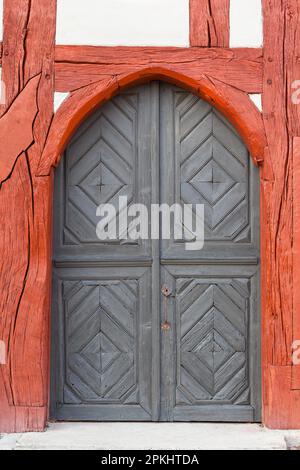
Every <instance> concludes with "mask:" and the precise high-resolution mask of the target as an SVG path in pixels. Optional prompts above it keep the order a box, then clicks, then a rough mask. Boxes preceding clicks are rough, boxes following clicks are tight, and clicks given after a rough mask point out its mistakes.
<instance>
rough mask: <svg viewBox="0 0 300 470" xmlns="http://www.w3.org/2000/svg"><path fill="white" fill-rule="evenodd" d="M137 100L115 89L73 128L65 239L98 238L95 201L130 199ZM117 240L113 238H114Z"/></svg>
mask: <svg viewBox="0 0 300 470" xmlns="http://www.w3.org/2000/svg"><path fill="white" fill-rule="evenodd" d="M136 114H137V109H136V100H135V99H134V96H133V97H132V99H131V100H130V101H129V100H128V99H126V98H125V97H124V96H122V95H120V96H117V97H115V98H114V99H112V100H111V101H110V102H108V103H106V104H105V105H104V106H103V107H102V108H101V110H99V111H98V113H96V114H95V115H93V116H92V117H91V118H90V119H89V120H88V121H87V123H85V125H84V127H83V129H80V131H78V134H77V135H75V137H74V138H73V140H72V142H71V144H70V145H69V147H68V150H67V154H66V159H65V160H66V173H67V175H68V177H67V180H66V192H67V200H66V221H65V229H64V242H65V243H66V244H71V245H74V244H75V245H78V244H80V243H93V242H94V243H97V244H99V243H101V242H100V240H99V239H98V238H97V236H96V226H97V223H98V222H99V220H100V219H99V218H97V217H96V209H97V207H98V206H99V204H105V203H110V204H113V205H114V206H115V208H116V210H117V213H118V207H119V196H127V198H128V203H129V204H130V202H131V201H132V199H133V192H134V180H135V158H136V135H135V125H136ZM114 243H118V241H114Z"/></svg>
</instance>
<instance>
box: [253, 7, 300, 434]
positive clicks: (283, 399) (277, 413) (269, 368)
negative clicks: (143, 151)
mask: <svg viewBox="0 0 300 470" xmlns="http://www.w3.org/2000/svg"><path fill="white" fill-rule="evenodd" d="M263 7H264V50H265V54H264V62H265V63H264V85H263V111H264V112H263V116H264V123H265V129H266V135H267V142H268V148H267V149H266V154H267V155H268V156H269V171H266V173H263V174H262V180H261V186H262V201H261V204H262V221H266V222H267V223H262V266H263V274H262V305H263V312H264V314H263V367H264V381H263V383H264V410H265V423H266V425H267V426H270V427H296V426H300V403H299V398H300V397H299V394H298V392H297V391H295V392H292V391H291V388H292V386H291V364H292V353H291V350H292V341H293V230H295V228H294V227H293V171H294V168H293V133H294V132H295V130H296V131H297V128H298V125H299V124H298V123H297V122H296V121H295V119H297V118H296V116H297V112H296V111H295V110H294V109H293V106H294V105H293V103H292V101H291V99H290V90H291V80H292V74H291V71H292V70H293V68H294V59H293V54H294V52H293V51H294V48H295V45H294V39H295V38H296V37H297V29H298V24H299V23H298V22H297V17H298V9H299V5H298V2H297V1H285V0H282V1H278V0H264V2H263ZM297 23H298V24H297ZM275 51H276V52H275ZM270 170H271V171H270ZM294 204H295V201H294ZM294 263H295V261H294ZM294 288H297V287H296V286H294ZM278 408H280V409H279V410H278Z"/></svg>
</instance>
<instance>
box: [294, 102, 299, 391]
mask: <svg viewBox="0 0 300 470" xmlns="http://www.w3.org/2000/svg"><path fill="white" fill-rule="evenodd" d="M298 106H299V105H298ZM293 286H294V289H293V343H294V344H293V350H294V352H295V353H296V352H297V353H298V354H297V357H296V359H298V360H299V364H296V363H293V365H292V389H293V390H300V313H299V312H300V289H298V288H297V287H296V286H300V137H294V139H293ZM296 348H297V351H296Z"/></svg>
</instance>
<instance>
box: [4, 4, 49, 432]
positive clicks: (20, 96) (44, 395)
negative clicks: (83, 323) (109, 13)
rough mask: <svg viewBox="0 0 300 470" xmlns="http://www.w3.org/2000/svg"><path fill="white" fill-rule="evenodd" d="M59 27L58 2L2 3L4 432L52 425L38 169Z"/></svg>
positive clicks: (43, 190)
mask: <svg viewBox="0 0 300 470" xmlns="http://www.w3.org/2000/svg"><path fill="white" fill-rule="evenodd" d="M55 27H56V0H4V35H3V54H2V80H3V81H4V83H5V88H6V101H5V105H3V106H2V107H1V118H0V138H1V156H0V158H1V166H0V220H1V234H0V259H1V264H0V292H1V296H0V340H1V341H2V342H3V343H2V344H4V345H5V349H6V363H5V364H2V365H1V366H0V431H1V432H22V431H30V430H42V429H43V428H44V426H45V422H46V419H47V409H48V375H49V311H50V302H49V300H50V298H49V296H50V269H49V267H50V265H51V264H50V259H51V258H50V256H51V250H50V243H51V197H52V190H51V185H52V181H51V175H49V176H47V177H37V176H36V169H37V167H38V165H39V161H40V158H41V154H42V151H43V148H44V145H45V142H46V138H47V135H48V130H49V127H50V124H51V121H52V117H53V91H54V41H55ZM3 150H5V151H3Z"/></svg>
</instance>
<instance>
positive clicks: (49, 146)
mask: <svg viewBox="0 0 300 470" xmlns="http://www.w3.org/2000/svg"><path fill="white" fill-rule="evenodd" d="M2 3H3V5H2ZM142 4H143V5H142ZM2 6H3V35H2V38H1V37H0V40H2V44H1V49H0V51H1V54H0V56H1V72H2V82H3V84H4V89H5V100H3V99H1V104H0V141H1V146H0V221H1V230H0V253H1V263H0V292H1V295H0V340H1V342H2V343H1V344H4V345H5V360H3V357H2V359H1V362H2V364H1V365H0V431H1V432H5V431H29V430H42V429H44V426H45V423H46V421H47V418H48V403H49V380H48V377H49V334H50V333H49V324H50V292H51V282H50V279H51V250H52V248H51V243H52V236H51V233H52V196H53V188H52V178H53V171H54V170H53V169H54V168H55V166H57V164H58V162H59V160H60V156H61V153H62V152H63V150H64V148H65V146H66V145H67V143H68V141H69V139H70V137H71V136H72V134H73V133H74V132H75V130H76V129H77V127H78V126H79V125H80V123H81V122H82V121H83V120H84V119H85V118H86V117H88V116H89V114H90V113H91V112H92V111H93V110H94V109H96V108H97V107H98V106H99V105H101V104H102V103H103V102H105V101H107V100H108V99H110V98H111V97H112V96H113V95H115V94H116V93H117V92H118V91H119V90H120V89H123V88H126V87H128V86H131V85H134V84H140V83H144V82H147V81H149V80H152V79H155V80H165V81H168V82H170V83H173V84H176V85H178V86H180V87H183V88H185V89H187V90H189V91H192V92H193V93H195V94H197V95H199V96H200V97H202V98H204V99H206V100H207V101H209V102H210V103H211V104H212V105H213V106H215V107H216V108H217V109H218V110H219V111H220V112H222V113H223V114H224V115H225V116H226V117H227V118H228V119H229V120H230V121H231V123H232V124H233V125H234V126H235V128H236V129H237V130H238V132H239V133H240V135H241V137H242V138H243V140H244V142H245V144H246V145H247V146H248V149H249V151H250V153H251V156H252V158H253V160H254V162H255V164H257V165H258V166H259V167H260V180H261V214H262V215H261V239H262V248H261V265H262V281H261V282H262V284H261V292H262V319H263V320H262V346H263V348H262V365H263V422H264V424H266V425H267V426H269V427H279V428H289V427H293V428H297V427H300V365H297V363H293V360H292V352H293V344H295V341H297V340H299V339H300V320H299V318H300V315H299V306H300V297H299V292H300V290H299V289H298V283H299V280H300V275H299V260H298V258H299V256H300V235H299V234H300V219H299V209H298V207H299V204H300V192H299V182H300V170H299V168H300V166H299V163H298V162H299V158H300V128H299V117H300V116H299V104H297V103H298V100H297V99H295V90H296V89H297V80H300V69H299V55H300V51H299V48H300V36H299V34H300V32H299V31H300V30H299V28H300V26H299V24H300V4H299V2H298V0H262V1H260V0H244V1H243V2H241V1H240V0H189V1H188V0H176V1H175V2H174V1H171V0H161V1H159V2H158V1H157V0H124V1H122V2H120V1H117V0H109V1H108V0H103V1H101V2H99V1H96V0H85V2H82V1H80V0H76V1H74V0H72V1H71V0H57V1H56V0H4V1H3V2H2V1H0V12H1V13H2ZM1 13H0V17H1ZM145 17H146V21H145ZM262 18H263V26H262ZM1 23H2V21H1ZM101 25H102V26H103V27H99V26H101ZM2 88H3V87H2ZM296 98H297V97H296ZM261 106H262V112H261ZM54 111H55V112H54Z"/></svg>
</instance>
